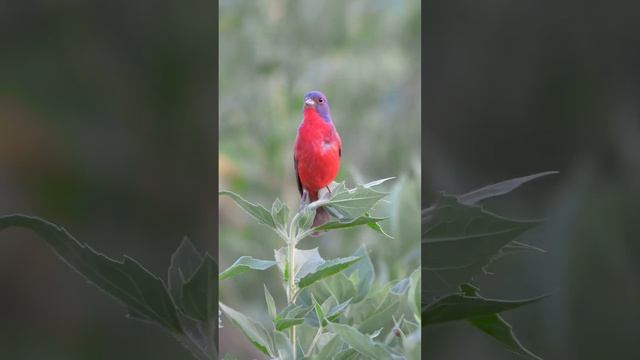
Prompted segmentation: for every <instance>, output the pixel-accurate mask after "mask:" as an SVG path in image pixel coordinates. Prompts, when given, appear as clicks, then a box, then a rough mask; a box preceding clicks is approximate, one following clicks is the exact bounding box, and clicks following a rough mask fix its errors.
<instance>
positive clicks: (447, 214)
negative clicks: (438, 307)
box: [422, 194, 541, 296]
mask: <svg viewBox="0 0 640 360" xmlns="http://www.w3.org/2000/svg"><path fill="white" fill-rule="evenodd" d="M540 223H541V221H539V220H527V221H524V220H512V219H508V218H505V217H501V216H498V215H495V214H493V213H491V212H489V211H486V210H484V209H483V208H482V207H480V206H475V205H473V206H472V205H464V204H462V203H460V202H459V201H458V200H457V198H456V197H455V196H451V195H445V194H442V195H441V196H440V199H439V200H438V202H437V203H436V205H435V206H434V207H433V209H432V210H431V212H430V218H429V219H428V220H427V221H425V223H423V233H422V266H423V270H424V273H423V274H422V275H423V277H424V283H425V284H426V285H427V286H426V289H425V292H426V293H427V294H428V295H431V296H440V295H443V294H446V293H450V292H452V291H455V288H456V287H457V286H458V285H459V284H461V283H464V282H468V281H470V280H471V279H472V278H473V277H474V276H475V275H477V274H479V273H482V271H483V269H484V268H485V267H486V266H487V265H488V264H489V263H490V262H491V261H493V260H494V259H496V258H497V257H499V256H500V250H501V248H503V247H504V246H505V245H507V244H509V243H510V242H512V241H513V240H514V239H515V238H517V237H518V236H519V235H521V234H522V233H523V232H525V231H527V230H529V229H531V228H533V227H535V226H536V225H538V224H540Z"/></svg>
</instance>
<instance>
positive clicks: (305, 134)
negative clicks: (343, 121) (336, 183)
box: [294, 95, 342, 201]
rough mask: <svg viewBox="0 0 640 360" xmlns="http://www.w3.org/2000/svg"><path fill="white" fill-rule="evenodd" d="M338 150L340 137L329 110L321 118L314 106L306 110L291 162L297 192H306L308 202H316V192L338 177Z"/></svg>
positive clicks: (339, 154) (340, 146) (339, 148)
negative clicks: (293, 160) (294, 168)
mask: <svg viewBox="0 0 640 360" xmlns="http://www.w3.org/2000/svg"><path fill="white" fill-rule="evenodd" d="M320 96H323V95H320ZM324 101H325V102H326V99H325V100H324ZM327 106H328V105H327ZM341 148H342V142H341V140H340V135H338V132H337V131H336V129H335V126H334V125H333V122H332V121H331V117H330V115H329V113H328V107H327V111H326V113H325V115H324V116H323V115H322V114H321V113H320V112H319V111H318V109H317V108H316V107H315V106H309V107H305V108H304V118H303V120H302V123H301V124H300V127H299V128H298V134H297V136H296V141H295V146H294V159H295V166H296V172H297V175H298V183H299V187H300V189H299V190H300V191H301V192H302V191H303V190H305V189H306V190H307V191H308V192H309V198H310V200H311V201H315V200H317V199H318V190H320V189H322V188H323V187H325V186H327V185H329V184H331V182H332V181H333V180H334V179H335V178H336V175H338V170H339V169H340V156H341Z"/></svg>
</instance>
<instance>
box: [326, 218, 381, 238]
mask: <svg viewBox="0 0 640 360" xmlns="http://www.w3.org/2000/svg"><path fill="white" fill-rule="evenodd" d="M387 219H388V217H371V216H367V215H364V216H360V217H358V218H356V219H348V218H345V219H342V220H332V221H329V222H326V223H324V224H322V225H320V226H318V227H315V228H314V230H316V231H327V230H338V229H348V228H353V227H356V226H360V225H368V226H370V227H371V224H376V225H377V223H378V222H380V221H383V220H387ZM374 230H376V229H374ZM376 231H378V230H376ZM383 233H384V232H383ZM385 235H386V234H385ZM387 236H388V235H387Z"/></svg>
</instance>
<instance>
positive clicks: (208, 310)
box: [182, 254, 218, 322]
mask: <svg viewBox="0 0 640 360" xmlns="http://www.w3.org/2000/svg"><path fill="white" fill-rule="evenodd" d="M217 274H218V266H217V264H216V262H215V260H214V259H213V258H212V257H211V255H209V254H206V255H205V257H204V260H203V261H202V263H201V264H200V267H198V270H197V271H196V272H195V274H193V276H192V277H191V278H190V279H189V280H187V282H186V283H185V284H184V286H183V287H182V304H183V309H184V312H185V314H187V315H189V316H190V317H192V318H194V319H197V320H201V321H205V322H209V321H211V320H213V319H215V318H217V316H218V308H217V301H218V281H217V278H216V275H217Z"/></svg>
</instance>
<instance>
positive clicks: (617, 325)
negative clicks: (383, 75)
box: [422, 0, 640, 359]
mask: <svg viewBox="0 0 640 360" xmlns="http://www.w3.org/2000/svg"><path fill="white" fill-rule="evenodd" d="M425 4H426V3H425ZM428 4H429V5H427V6H425V8H424V9H423V11H424V12H423V14H424V17H423V20H422V23H423V36H424V39H423V42H424V44H425V45H424V49H425V56H424V57H423V69H424V70H423V71H424V78H425V81H424V82H423V95H424V102H423V119H424V120H423V123H422V126H423V128H422V129H423V136H422V146H423V147H422V149H423V152H422V161H423V167H422V171H423V179H424V182H423V184H424V186H423V188H422V190H423V194H424V201H425V204H424V205H427V204H429V203H431V202H432V201H433V200H434V198H435V194H436V191H439V190H447V191H449V192H452V193H462V192H466V191H469V190H472V189H475V188H477V187H480V186H483V185H487V184H491V183H494V182H497V181H500V180H504V179H508V178H513V177H516V176H522V175H527V174H531V173H534V172H539V171H544V170H559V171H560V174H559V175H555V176H553V177H548V178H544V179H542V180H536V182H533V183H530V184H527V185H525V187H523V188H521V189H519V190H517V191H515V192H514V193H512V194H510V195H508V196H505V197H502V198H499V199H496V200H493V201H491V202H487V204H486V205H487V207H489V208H490V209H491V210H494V211H496V212H499V213H503V214H507V215H510V216H513V217H521V218H531V217H533V218H537V217H547V218H548V219H549V220H548V222H547V223H546V224H545V225H544V226H542V227H541V228H538V229H536V230H534V231H532V232H531V233H529V234H527V235H526V236H525V237H524V238H523V239H522V240H523V241H525V242H528V243H530V244H533V245H535V246H538V247H541V248H544V249H546V250H547V251H548V252H547V253H545V254H531V255H519V256H513V257H510V258H504V259H503V260H501V261H500V262H499V263H497V266H496V267H495V268H493V271H494V272H495V275H493V276H483V277H481V278H479V279H478V280H479V281H478V284H479V285H480V288H481V289H482V291H483V294H484V295H486V296H501V297H505V298H520V297H528V296H533V295H537V294H542V293H546V292H551V291H557V292H556V293H555V294H554V295H553V296H551V297H550V298H548V299H546V300H543V301H541V302H539V303H536V304H533V305H529V306H526V307H523V308H521V309H518V310H515V311H512V312H509V313H505V318H507V320H509V321H511V323H512V325H513V326H514V328H515V330H516V333H517V334H518V335H519V338H520V340H521V342H522V343H523V344H524V345H525V346H527V347H528V348H529V349H531V350H532V351H533V352H535V353H537V354H539V355H541V356H542V357H543V358H545V359H607V358H608V359H639V358H640V348H639V347H638V345H637V343H638V340H639V339H640V333H639V332H638V322H639V321H640V307H639V306H638V304H640V286H639V284H640V241H639V240H640V239H639V238H638V234H640V222H639V221H638V220H639V219H640V215H639V214H640V212H639V211H638V203H639V201H640V111H639V110H640V109H639V105H640V102H639V99H640V81H639V80H640V76H639V75H640V73H639V71H640V67H639V66H638V64H639V59H640V47H639V46H638V44H640V31H639V30H640V29H639V28H638V21H637V16H636V15H637V14H638V10H639V9H638V6H630V5H629V4H627V5H625V6H621V5H622V4H620V2H618V1H612V2H582V1H515V2H508V1H460V0H454V1H446V2H435V3H434V2H429V3H428ZM423 346H424V348H423V349H424V350H423V356H425V358H430V359H512V358H515V355H512V354H509V353H507V352H505V351H504V350H503V349H502V347H501V346H500V345H499V344H497V343H496V342H494V341H493V340H492V339H490V338H489V337H487V336H486V335H484V334H482V333H479V332H477V331H476V330H475V329H472V328H471V327H469V326H467V325H466V324H465V323H460V324H451V325H443V326H438V327H433V328H431V329H429V330H428V331H425V333H423Z"/></svg>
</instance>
